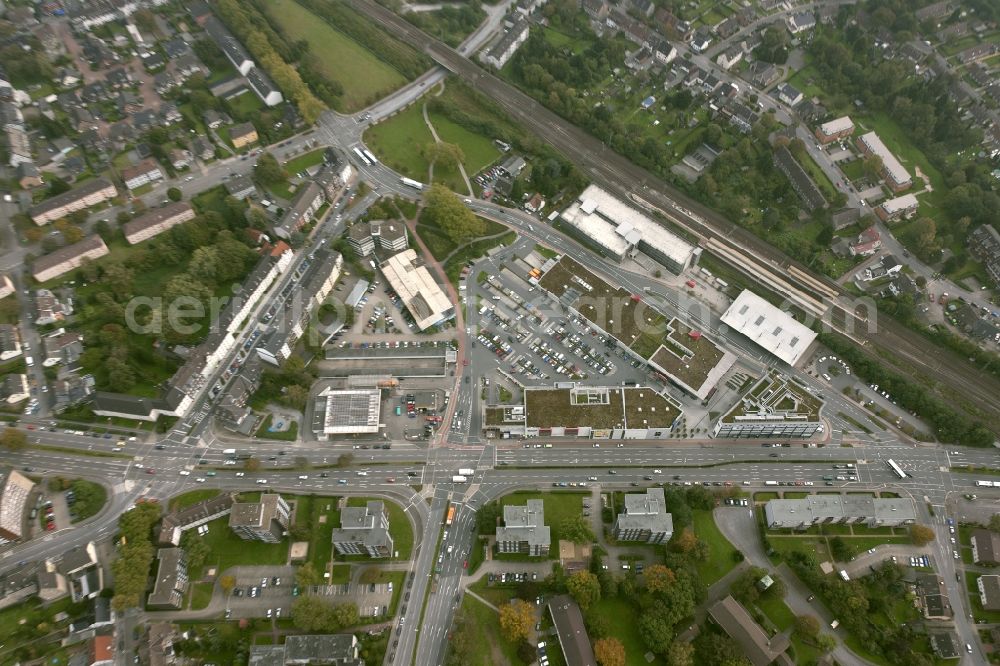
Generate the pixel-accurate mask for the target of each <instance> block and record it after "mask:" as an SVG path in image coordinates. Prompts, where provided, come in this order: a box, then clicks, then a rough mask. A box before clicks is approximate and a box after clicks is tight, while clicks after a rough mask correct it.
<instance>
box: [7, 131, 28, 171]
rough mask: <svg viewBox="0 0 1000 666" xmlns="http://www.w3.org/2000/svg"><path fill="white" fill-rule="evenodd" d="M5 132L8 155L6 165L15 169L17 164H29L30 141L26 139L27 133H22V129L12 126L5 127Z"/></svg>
mask: <svg viewBox="0 0 1000 666" xmlns="http://www.w3.org/2000/svg"><path fill="white" fill-rule="evenodd" d="M5 132H6V135H7V154H8V155H10V158H9V160H8V162H7V164H8V165H10V166H12V167H16V166H17V165H19V164H24V163H25V162H31V161H32V157H31V139H29V138H28V133H27V132H25V131H24V128H23V127H20V126H17V125H13V126H9V127H7V129H6V131H5Z"/></svg>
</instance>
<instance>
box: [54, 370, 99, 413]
mask: <svg viewBox="0 0 1000 666" xmlns="http://www.w3.org/2000/svg"><path fill="white" fill-rule="evenodd" d="M94 385H95V382H94V376H93V375H89V374H88V375H79V374H77V373H75V372H68V373H65V374H60V375H59V377H58V378H56V381H54V382H53V383H52V397H53V398H54V399H55V405H54V409H55V411H56V412H57V413H59V412H61V411H63V410H65V409H67V408H69V407H72V406H73V405H77V404H80V403H81V402H84V401H85V400H88V399H90V397H91V396H92V395H93V394H94Z"/></svg>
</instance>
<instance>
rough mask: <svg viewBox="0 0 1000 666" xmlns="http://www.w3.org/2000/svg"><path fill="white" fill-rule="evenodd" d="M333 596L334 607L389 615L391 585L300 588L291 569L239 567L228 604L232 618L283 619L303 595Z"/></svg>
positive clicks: (363, 584)
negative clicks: (347, 605)
mask: <svg viewBox="0 0 1000 666" xmlns="http://www.w3.org/2000/svg"><path fill="white" fill-rule="evenodd" d="M306 593H309V594H316V595H322V596H327V597H331V599H330V601H331V602H332V603H335V604H339V603H346V602H353V603H355V604H357V606H358V613H359V614H360V615H361V617H379V616H382V615H386V614H387V613H388V608H389V603H390V602H391V601H392V593H393V589H392V583H370V584H369V583H345V584H343V585H317V586H314V587H310V588H308V589H300V588H299V587H298V586H297V585H296V584H295V568H294V567H290V566H273V567H263V566H260V567H239V568H238V569H237V573H236V587H235V588H234V589H233V593H232V595H230V597H229V599H228V603H227V608H228V609H229V610H230V612H231V615H232V617H264V618H267V617H274V618H281V617H284V616H286V615H287V614H288V613H290V612H291V608H292V603H293V602H294V601H295V599H296V598H297V597H298V596H299V595H300V594H306Z"/></svg>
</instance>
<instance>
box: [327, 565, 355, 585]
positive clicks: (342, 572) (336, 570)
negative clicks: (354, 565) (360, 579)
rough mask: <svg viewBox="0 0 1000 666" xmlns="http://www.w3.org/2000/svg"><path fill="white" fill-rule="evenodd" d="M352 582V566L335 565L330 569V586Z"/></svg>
mask: <svg viewBox="0 0 1000 666" xmlns="http://www.w3.org/2000/svg"><path fill="white" fill-rule="evenodd" d="M350 580H351V565H350V564H334V565H333V566H332V567H330V579H329V580H328V581H327V583H328V584H330V585H343V584H344V583H347V582H349V581H350Z"/></svg>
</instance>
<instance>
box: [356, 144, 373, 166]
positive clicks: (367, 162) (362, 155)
mask: <svg viewBox="0 0 1000 666" xmlns="http://www.w3.org/2000/svg"><path fill="white" fill-rule="evenodd" d="M365 152H368V151H365ZM354 154H355V155H357V156H358V159H359V160H361V161H362V162H364V163H365V166H371V165H372V162H371V160H369V159H368V158H367V157H366V156H365V153H363V152H361V149H360V148H355V149H354Z"/></svg>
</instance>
